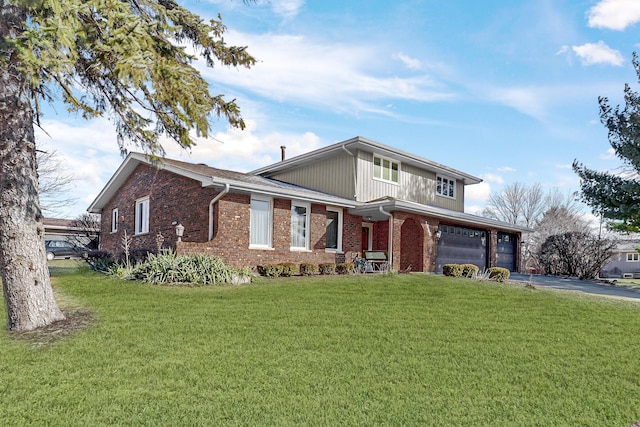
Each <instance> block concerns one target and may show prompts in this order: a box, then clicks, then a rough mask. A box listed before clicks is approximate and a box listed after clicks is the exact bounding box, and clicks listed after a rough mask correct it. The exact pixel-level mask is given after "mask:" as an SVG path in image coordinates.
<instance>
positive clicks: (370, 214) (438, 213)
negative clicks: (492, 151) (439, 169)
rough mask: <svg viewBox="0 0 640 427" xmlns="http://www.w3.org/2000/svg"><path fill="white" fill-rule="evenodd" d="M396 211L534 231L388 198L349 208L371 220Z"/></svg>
mask: <svg viewBox="0 0 640 427" xmlns="http://www.w3.org/2000/svg"><path fill="white" fill-rule="evenodd" d="M396 211H399V212H410V213H416V214H421V215H426V216H430V217H434V218H438V219H440V220H444V221H451V222H455V223H456V224H463V225H467V226H469V227H478V226H482V227H488V228H496V229H500V230H505V231H511V232H520V233H532V232H533V231H534V230H533V229H531V228H528V227H523V226H520V225H514V224H509V223H506V222H502V221H497V220H494V219H490V218H485V217H481V216H478V215H472V214H468V213H464V212H458V211H452V210H450V209H444V208H440V207H436V206H428V205H422V204H420V203H415V202H409V201H406V200H396V199H390V198H389V199H383V200H376V201H372V202H368V203H364V204H363V205H361V206H358V207H355V208H352V209H349V213H350V214H352V215H358V216H362V217H363V218H365V219H370V220H371V221H381V220H385V219H387V218H388V217H387V216H386V214H385V212H387V213H393V212H396Z"/></svg>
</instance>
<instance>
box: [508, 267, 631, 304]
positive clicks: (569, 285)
mask: <svg viewBox="0 0 640 427" xmlns="http://www.w3.org/2000/svg"><path fill="white" fill-rule="evenodd" d="M509 281H511V282H523V283H529V282H531V283H533V285H534V286H542V287H546V288H553V289H561V290H565V291H577V292H583V293H586V294H595V295H606V296H609V297H615V298H631V299H636V300H640V289H636V288H627V287H624V286H614V285H609V284H605V283H600V282H596V281H590V280H578V279H572V278H566V279H565V278H562V277H555V276H542V275H537V274H520V273H511V276H510V277H509Z"/></svg>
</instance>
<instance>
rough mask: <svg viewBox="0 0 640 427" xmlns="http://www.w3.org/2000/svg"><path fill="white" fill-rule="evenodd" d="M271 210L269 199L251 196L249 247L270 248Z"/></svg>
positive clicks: (271, 232)
mask: <svg viewBox="0 0 640 427" xmlns="http://www.w3.org/2000/svg"><path fill="white" fill-rule="evenodd" d="M272 210H273V209H272V202H271V199H269V198H262V197H256V196H252V197H251V215H250V216H251V219H250V231H249V234H250V237H249V247H250V248H271V236H272V234H273V231H272V230H273V220H272V215H273V214H272Z"/></svg>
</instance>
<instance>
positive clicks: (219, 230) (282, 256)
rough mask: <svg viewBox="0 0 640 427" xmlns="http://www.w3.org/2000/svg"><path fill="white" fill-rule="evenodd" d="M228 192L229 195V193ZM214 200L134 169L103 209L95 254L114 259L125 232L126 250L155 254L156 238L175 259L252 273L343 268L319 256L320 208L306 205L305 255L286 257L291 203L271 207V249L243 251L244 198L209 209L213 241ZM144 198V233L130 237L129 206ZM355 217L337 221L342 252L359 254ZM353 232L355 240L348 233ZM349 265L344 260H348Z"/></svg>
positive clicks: (330, 256)
mask: <svg viewBox="0 0 640 427" xmlns="http://www.w3.org/2000/svg"><path fill="white" fill-rule="evenodd" d="M232 191H233V189H232ZM217 194H218V190H216V189H214V188H202V187H201V185H200V183H199V182H197V181H195V180H192V179H189V178H186V177H182V176H179V175H176V174H173V173H171V172H167V171H164V170H157V169H155V168H153V167H150V166H147V165H139V166H138V167H137V168H136V170H135V171H134V173H132V174H131V176H130V177H129V178H128V179H127V181H126V182H125V183H124V184H123V185H122V186H121V188H120V191H119V192H118V193H117V194H116V196H114V197H113V199H112V200H110V201H109V202H108V203H107V205H106V206H105V207H104V210H103V213H102V222H101V227H102V230H101V231H102V236H101V249H103V250H106V251H108V252H111V253H112V254H114V255H116V256H117V255H120V254H121V253H122V252H123V249H122V245H121V242H122V236H123V232H124V230H125V229H126V230H127V234H128V235H129V236H132V243H131V249H151V250H153V249H155V248H156V236H157V234H158V232H160V233H162V235H163V237H164V238H165V240H164V245H163V247H164V248H173V247H174V246H175V247H176V248H177V250H178V252H180V253H208V254H211V255H215V256H219V257H221V258H222V259H223V260H224V261H225V263H228V264H230V265H233V266H236V267H245V266H249V267H254V266H256V265H259V264H267V263H280V262H294V263H296V264H298V263H300V262H309V263H314V264H319V263H322V262H336V261H338V262H343V261H344V259H345V255H340V254H338V255H337V254H336V253H334V252H327V251H325V242H326V207H325V206H324V205H317V204H312V205H311V219H310V221H311V227H310V233H311V234H310V236H309V237H310V239H309V246H310V250H309V251H292V250H291V249H290V246H291V228H290V227H291V201H290V200H287V199H274V201H273V249H269V250H264V249H249V233H250V202H251V199H250V195H248V194H237V193H233V192H231V193H229V194H226V195H225V196H224V197H222V198H221V199H220V200H219V201H218V202H217V203H216V205H215V207H214V236H213V240H211V241H208V236H209V203H210V201H211V200H212V199H213V198H214V197H215V196H216V195H217ZM145 196H149V210H150V215H149V233H146V234H141V235H137V236H134V235H133V234H134V227H133V225H134V216H135V201H136V200H137V199H139V198H142V197H145ZM113 208H118V214H119V217H120V224H119V230H118V232H117V233H111V211H112V209H113ZM173 221H178V222H180V223H181V224H182V225H183V226H184V227H185V230H184V236H183V238H182V239H183V242H181V243H180V244H178V245H176V240H177V238H176V233H175V226H174V225H173V224H172V222H173ZM360 225H361V220H360V217H356V216H353V215H349V214H348V213H347V212H346V210H345V211H344V216H343V226H344V230H345V231H344V235H343V248H344V250H345V251H351V250H359V246H360V242H359V239H360ZM355 229H357V232H356V233H355V236H354V235H352V234H351V233H353V230H355ZM349 260H350V259H349Z"/></svg>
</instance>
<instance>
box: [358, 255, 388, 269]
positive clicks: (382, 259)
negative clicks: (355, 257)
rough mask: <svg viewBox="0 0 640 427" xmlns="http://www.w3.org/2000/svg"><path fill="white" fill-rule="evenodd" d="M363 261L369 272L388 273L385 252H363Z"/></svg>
mask: <svg viewBox="0 0 640 427" xmlns="http://www.w3.org/2000/svg"><path fill="white" fill-rule="evenodd" d="M364 259H365V260H366V261H367V266H371V271H389V260H388V259H387V253H386V252H385V251H364Z"/></svg>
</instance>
